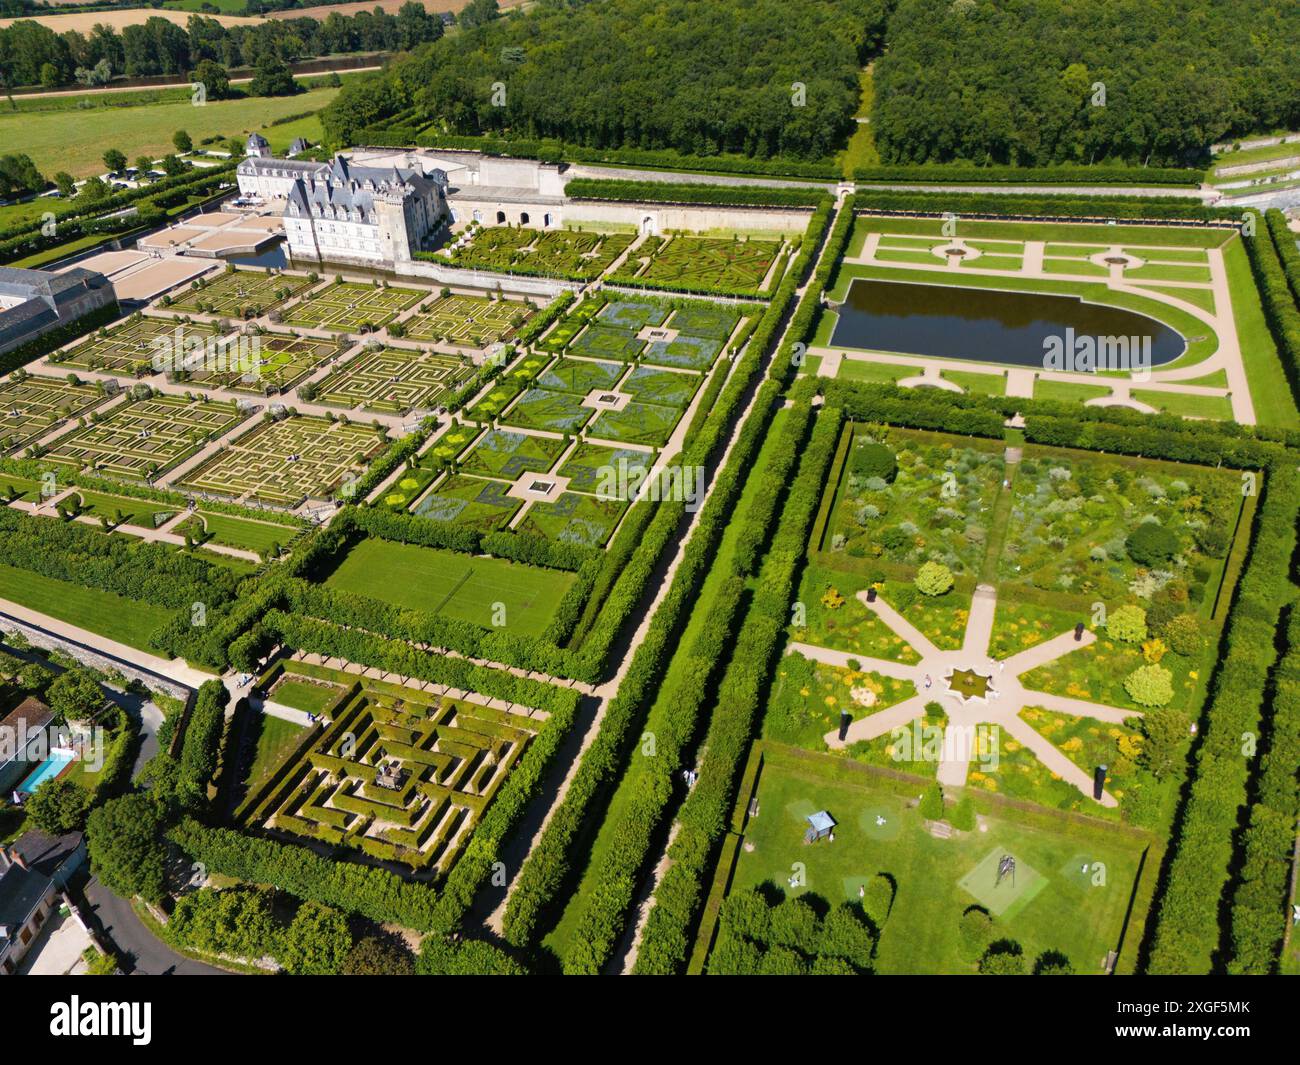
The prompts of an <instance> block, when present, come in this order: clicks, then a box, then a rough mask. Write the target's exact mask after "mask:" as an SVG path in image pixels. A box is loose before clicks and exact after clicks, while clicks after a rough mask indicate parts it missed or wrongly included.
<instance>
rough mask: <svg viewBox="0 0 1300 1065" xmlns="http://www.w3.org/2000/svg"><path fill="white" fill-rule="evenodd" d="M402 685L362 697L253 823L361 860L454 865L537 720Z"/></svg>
mask: <svg viewBox="0 0 1300 1065" xmlns="http://www.w3.org/2000/svg"><path fill="white" fill-rule="evenodd" d="M398 691H399V692H400V694H391V693H390V692H389V691H388V690H374V689H369V688H367V689H365V690H363V691H361V692H359V693H357V695H355V696H354V697H353V698H352V700H350V701H349V702H348V704H347V705H346V706H344V707H342V708H341V709H340V710H338V711H337V712H336V715H335V717H334V720H333V721H332V722H331V724H330V726H329V727H328V728H327V729H326V730H325V731H324V732H323V733H322V734H321V736H320V739H319V741H318V742H316V743H313V744H312V746H311V748H310V749H309V750H308V751H307V752H306V753H305V754H304V755H303V757H302V759H301V761H300V762H298V763H297V764H296V765H295V766H294V767H293V768H292V769H291V770H290V771H289V774H288V777H287V778H286V784H285V786H284V787H282V788H278V789H277V790H276V791H275V792H274V793H273V794H272V795H271V796H270V797H269V798H268V800H267V801H266V802H264V803H263V804H261V806H260V807H259V808H258V809H257V810H255V811H253V813H252V820H253V821H255V822H257V823H259V824H261V826H262V827H263V828H265V829H266V830H268V831H272V832H275V833H277V834H279V833H284V834H287V835H290V836H298V837H302V838H305V839H312V840H320V841H323V842H326V843H330V844H333V845H335V846H347V847H350V848H353V849H355V850H356V851H357V852H358V857H360V856H362V855H365V856H368V857H370V858H380V859H383V860H386V861H392V862H400V863H402V864H404V865H406V866H407V867H409V868H410V869H411V870H422V869H437V870H439V871H441V872H443V873H445V872H446V871H447V870H448V869H450V867H451V866H452V865H453V864H454V862H455V860H456V857H457V856H458V855H459V854H460V852H461V851H462V850H463V849H464V847H465V844H466V843H467V842H468V841H469V838H470V836H471V835H472V833H473V831H474V827H475V825H476V824H477V823H478V821H479V819H480V818H482V816H483V813H484V811H486V809H487V808H488V805H489V804H490V803H491V801H492V799H493V797H494V796H495V794H496V792H497V791H498V790H499V789H500V787H501V785H502V784H503V783H504V782H505V780H506V778H507V776H508V775H509V773H510V770H511V768H512V767H513V766H514V764H515V763H516V762H517V761H518V760H519V758H520V757H521V756H522V754H523V752H524V750H525V749H526V748H527V746H528V743H529V741H530V740H531V739H532V737H533V735H534V734H535V732H536V729H537V725H536V723H534V722H532V721H530V720H529V719H528V718H526V717H521V716H519V715H515V714H509V713H507V712H505V711H503V710H494V709H490V708H488V707H486V706H482V705H479V704H478V703H475V702H469V701H466V700H454V699H449V698H447V697H441V698H439V697H437V696H433V695H429V696H427V697H426V698H425V699H422V698H421V697H420V695H418V694H417V693H415V692H413V691H409V690H403V689H398ZM357 737H360V741H359V742H357V739H356V738H357Z"/></svg>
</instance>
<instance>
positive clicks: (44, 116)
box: [0, 89, 339, 178]
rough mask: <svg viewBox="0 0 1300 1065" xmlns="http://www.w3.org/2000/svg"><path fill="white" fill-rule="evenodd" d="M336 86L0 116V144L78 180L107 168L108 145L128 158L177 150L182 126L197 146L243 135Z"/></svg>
mask: <svg viewBox="0 0 1300 1065" xmlns="http://www.w3.org/2000/svg"><path fill="white" fill-rule="evenodd" d="M338 92H339V90H338V89H314V90H312V91H311V92H306V93H302V94H300V95H298V96H276V97H260V96H257V97H246V98H241V99H237V100H210V101H208V102H207V103H206V104H205V105H204V106H203V107H195V106H193V104H192V103H191V102H190V100H189V99H188V98H187V99H186V100H184V101H183V102H176V103H162V104H149V105H145V106H141V107H123V108H115V109H114V111H113V113H112V115H111V117H110V116H106V115H105V114H104V112H103V111H102V110H98V109H92V110H84V111H83V110H70V111H43V112H39V113H36V114H27V113H23V112H18V113H3V114H0V143H4V144H21V145H22V146H23V151H24V152H25V153H26V154H27V155H30V156H31V158H32V162H34V163H35V164H36V166H37V168H38V169H39V170H41V171H42V172H44V173H50V174H52V173H54V172H55V171H57V170H66V171H67V172H68V173H69V174H71V175H72V176H73V177H76V178H83V177H90V176H91V175H93V174H102V173H103V172H104V160H103V159H102V158H101V156H102V155H103V153H104V149H105V148H117V149H118V150H119V151H121V152H122V153H123V154H124V155H125V156H126V157H127V158H128V159H135V158H136V157H137V156H140V155H150V156H153V157H154V158H158V157H160V156H162V155H165V154H166V153H167V152H171V151H175V148H174V147H173V145H172V134H173V133H174V132H175V131H176V130H178V129H183V130H185V131H186V132H187V133H189V135H190V136H191V137H192V138H193V139H194V141H195V143H196V144H197V143H198V142H199V141H200V140H202V139H203V138H205V137H211V136H221V137H240V138H241V139H242V138H243V137H245V136H247V135H248V134H249V133H250V132H251V131H253V130H256V129H263V128H264V127H265V126H266V125H267V124H268V123H270V122H273V121H274V120H275V119H277V118H283V117H284V116H286V115H296V114H299V113H301V112H303V111H316V110H319V109H320V108H322V107H324V106H325V105H326V104H328V103H330V101H332V100H333V99H334V97H335V96H337V95H338Z"/></svg>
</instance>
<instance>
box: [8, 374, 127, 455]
mask: <svg viewBox="0 0 1300 1065" xmlns="http://www.w3.org/2000/svg"><path fill="white" fill-rule="evenodd" d="M104 399H105V395H104V393H101V392H100V391H99V389H98V388H96V387H95V386H94V385H88V384H73V383H72V382H71V381H69V380H67V379H66V378H63V377H37V376H31V375H27V376H19V377H13V376H10V377H9V378H8V379H6V380H4V381H0V452H2V451H11V450H13V449H14V448H19V447H23V446H25V445H27V444H29V443H31V442H32V441H34V440H37V439H39V438H40V437H42V436H44V435H45V434H46V433H48V432H49V431H50V430H51V429H53V428H54V427H55V426H57V425H59V424H60V423H61V422H64V421H67V420H68V419H70V418H76V417H78V416H80V415H82V414H84V413H85V412H86V411H88V410H90V409H91V408H93V407H96V406H98V405H99V404H100V403H102V402H103V401H104Z"/></svg>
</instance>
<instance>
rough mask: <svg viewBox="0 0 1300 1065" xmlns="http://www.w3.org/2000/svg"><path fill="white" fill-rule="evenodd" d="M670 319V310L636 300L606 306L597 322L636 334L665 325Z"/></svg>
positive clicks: (616, 301)
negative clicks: (651, 327) (652, 326)
mask: <svg viewBox="0 0 1300 1065" xmlns="http://www.w3.org/2000/svg"><path fill="white" fill-rule="evenodd" d="M667 317H668V308H666V307H660V306H659V305H658V304H657V303H644V302H639V301H634V300H615V301H614V302H612V303H608V304H606V305H605V306H604V307H603V308H602V309H601V312H600V314H599V315H598V316H597V320H598V321H599V322H601V323H602V324H604V325H608V326H612V327H614V328H616V329H630V330H631V331H632V332H634V333H636V332H639V331H640V330H642V329H644V328H645V327H646V326H648V325H663V323H664V319H665V318H667Z"/></svg>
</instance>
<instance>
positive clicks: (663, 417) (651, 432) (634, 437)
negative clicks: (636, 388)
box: [588, 401, 682, 447]
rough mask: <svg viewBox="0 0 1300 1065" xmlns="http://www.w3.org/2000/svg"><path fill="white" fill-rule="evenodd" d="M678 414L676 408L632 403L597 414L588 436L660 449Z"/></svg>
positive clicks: (678, 410)
mask: <svg viewBox="0 0 1300 1065" xmlns="http://www.w3.org/2000/svg"><path fill="white" fill-rule="evenodd" d="M681 415H682V412H681V410H680V409H678V408H677V407H661V406H659V405H658V404H655V403H638V402H635V401H634V402H632V403H629V404H628V405H627V406H626V407H624V408H623V409H622V410H607V411H601V414H600V417H599V418H597V419H596V420H595V422H593V423H592V426H591V428H590V429H589V430H588V435H590V436H592V437H595V438H597V439H600V440H626V441H627V442H628V443H631V444H654V445H655V446H656V447H662V446H663V445H664V444H666V443H667V442H668V438H669V437H670V436H672V435H673V429H675V428H676V427H677V422H678V420H679V419H680V418H681Z"/></svg>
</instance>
